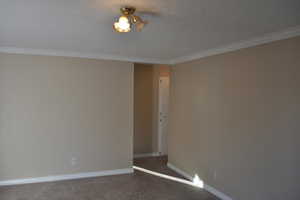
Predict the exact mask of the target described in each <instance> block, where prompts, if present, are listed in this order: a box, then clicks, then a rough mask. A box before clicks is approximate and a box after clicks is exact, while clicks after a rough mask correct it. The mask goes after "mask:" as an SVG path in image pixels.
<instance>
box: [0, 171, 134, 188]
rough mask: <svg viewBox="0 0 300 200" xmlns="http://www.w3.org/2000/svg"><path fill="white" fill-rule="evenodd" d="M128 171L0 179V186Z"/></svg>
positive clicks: (118, 172)
mask: <svg viewBox="0 0 300 200" xmlns="http://www.w3.org/2000/svg"><path fill="white" fill-rule="evenodd" d="M129 173H133V168H125V169H115V170H106V171H99V172H86V173H78V174H65V175H58V176H45V177H36V178H25V179H14V180H7V181H0V186H8V185H19V184H28V183H43V182H53V181H63V180H72V179H81V178H91V177H98V176H110V175H118V174H129Z"/></svg>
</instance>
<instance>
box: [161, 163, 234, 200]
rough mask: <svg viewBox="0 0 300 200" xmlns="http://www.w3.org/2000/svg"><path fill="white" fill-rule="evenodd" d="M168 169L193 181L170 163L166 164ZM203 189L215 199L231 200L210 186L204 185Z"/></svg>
mask: <svg viewBox="0 0 300 200" xmlns="http://www.w3.org/2000/svg"><path fill="white" fill-rule="evenodd" d="M167 165H168V167H169V168H170V169H172V170H174V171H175V172H177V173H178V174H180V175H182V176H183V177H185V178H187V179H189V180H191V181H193V177H192V176H191V175H189V174H188V173H186V172H185V171H183V170H181V169H179V168H178V167H176V166H175V165H173V164H172V163H169V162H168V164H167ZM204 189H205V190H206V191H208V192H210V193H212V194H214V195H215V196H216V197H218V198H220V199H222V200H232V198H231V197H229V196H228V195H226V194H224V193H223V192H220V191H219V190H217V189H215V188H213V187H212V186H210V185H207V184H205V183H204Z"/></svg>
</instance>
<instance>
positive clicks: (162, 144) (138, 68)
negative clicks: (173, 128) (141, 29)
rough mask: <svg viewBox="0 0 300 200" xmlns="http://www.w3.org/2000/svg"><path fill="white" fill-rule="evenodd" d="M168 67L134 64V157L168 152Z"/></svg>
mask: <svg viewBox="0 0 300 200" xmlns="http://www.w3.org/2000/svg"><path fill="white" fill-rule="evenodd" d="M169 89H170V67H169V66H166V65H150V64H139V63H136V64H135V65H134V141H133V144H134V145H133V146H134V149H133V153H134V157H135V158H138V157H149V156H160V155H167V154H168V145H167V143H168V142H167V141H168V140H167V131H168V111H169Z"/></svg>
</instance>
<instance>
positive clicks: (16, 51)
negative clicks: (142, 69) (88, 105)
mask: <svg viewBox="0 0 300 200" xmlns="http://www.w3.org/2000/svg"><path fill="white" fill-rule="evenodd" d="M0 53H12V54H24V55H42V56H62V57H74V58H90V59H102V60H116V61H126V62H135V63H150V64H169V62H168V61H167V60H162V59H154V58H137V57H127V56H117V55H111V54H97V53H82V52H75V51H60V50H55V49H32V48H16V47H5V46H0Z"/></svg>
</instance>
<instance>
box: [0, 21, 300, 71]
mask: <svg viewBox="0 0 300 200" xmlns="http://www.w3.org/2000/svg"><path fill="white" fill-rule="evenodd" d="M299 35H300V26H295V27H290V28H287V29H285V30H283V31H278V32H273V33H269V34H265V35H263V36H260V37H256V38H252V39H249V40H243V41H240V42H234V43H231V44H228V45H225V46H221V47H217V48H212V49H207V50H204V51H200V52H198V53H194V54H191V55H186V56H179V57H177V58H173V59H155V58H138V57H127V56H121V55H119V56H118V55H111V54H99V53H82V52H74V51H61V50H55V49H32V48H17V47H7V46H2V47H1V46H0V52H1V53H14V54H25V55H45V56H64V57H78V58H92V59H103V60H117V61H126V62H137V63H150V64H168V65H174V64H179V63H183V62H189V61H192V60H197V59H200V58H204V57H208V56H213V55H218V54H222V53H226V52H231V51H236V50H239V49H244V48H248V47H253V46H257V45H260V44H266V43H270V42H273V41H277V40H283V39H287V38H292V37H296V36H299Z"/></svg>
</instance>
